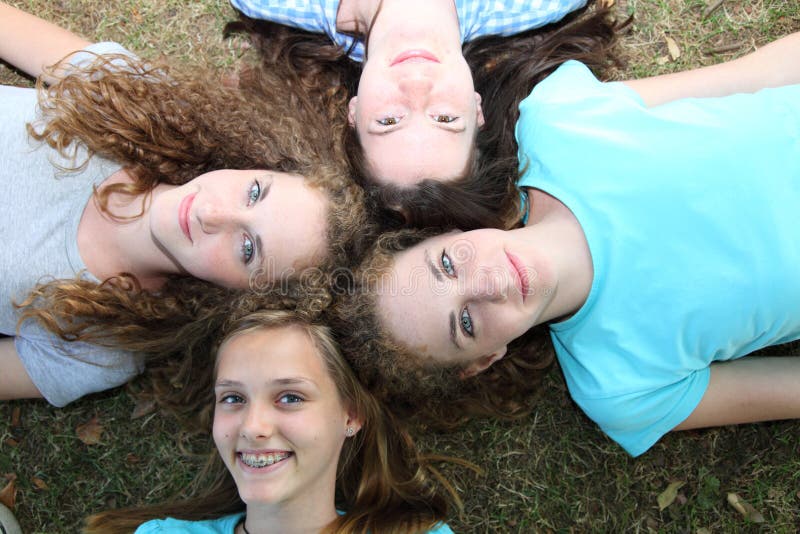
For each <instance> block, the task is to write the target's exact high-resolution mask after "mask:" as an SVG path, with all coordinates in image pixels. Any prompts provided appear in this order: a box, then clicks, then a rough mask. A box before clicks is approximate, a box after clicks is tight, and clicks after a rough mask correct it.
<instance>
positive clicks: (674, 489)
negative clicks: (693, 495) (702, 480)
mask: <svg viewBox="0 0 800 534" xmlns="http://www.w3.org/2000/svg"><path fill="white" fill-rule="evenodd" d="M684 484H685V482H672V483H670V485H669V486H667V489H665V490H664V491H662V492H661V493H659V494H658V497H657V498H656V500H657V501H658V509H659V510H664V509H665V508H666V507H667V506H669V505H670V504H672V503H673V502H675V498H676V497H677V496H678V490H679V489H681V488H682V487H683V485H684Z"/></svg>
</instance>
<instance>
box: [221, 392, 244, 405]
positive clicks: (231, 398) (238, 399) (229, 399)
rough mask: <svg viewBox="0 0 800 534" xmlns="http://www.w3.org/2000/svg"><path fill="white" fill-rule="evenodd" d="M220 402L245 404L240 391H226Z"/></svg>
mask: <svg viewBox="0 0 800 534" xmlns="http://www.w3.org/2000/svg"><path fill="white" fill-rule="evenodd" d="M218 402H219V403H220V404H244V402H245V400H244V397H242V396H241V395H239V394H238V393H226V394H224V395H222V396H221V397H220V398H219V401H218Z"/></svg>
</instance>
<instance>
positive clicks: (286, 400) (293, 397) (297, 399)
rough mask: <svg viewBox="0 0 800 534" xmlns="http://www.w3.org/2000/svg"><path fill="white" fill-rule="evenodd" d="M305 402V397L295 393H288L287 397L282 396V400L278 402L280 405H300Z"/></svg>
mask: <svg viewBox="0 0 800 534" xmlns="http://www.w3.org/2000/svg"><path fill="white" fill-rule="evenodd" d="M304 400H305V399H304V398H303V397H301V396H300V395H297V394H295V393H286V394H285V395H282V396H281V398H279V399H278V402H279V403H280V404H300V403H301V402H303V401H304Z"/></svg>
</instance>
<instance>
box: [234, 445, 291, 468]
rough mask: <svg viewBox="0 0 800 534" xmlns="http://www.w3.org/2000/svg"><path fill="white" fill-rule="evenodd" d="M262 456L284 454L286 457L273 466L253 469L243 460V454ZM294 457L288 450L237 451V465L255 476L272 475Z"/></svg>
mask: <svg viewBox="0 0 800 534" xmlns="http://www.w3.org/2000/svg"><path fill="white" fill-rule="evenodd" d="M243 453H244V454H261V455H268V454H282V455H286V457H285V458H284V459H283V460H280V461H278V462H275V463H274V464H272V465H267V466H265V467H252V466H249V465H247V464H246V463H244V461H243V460H242V454H243ZM293 456H294V453H293V452H292V451H287V450H279V449H267V450H240V451H236V464H237V465H238V466H239V468H240V469H241V470H242V471H244V472H245V473H253V474H267V473H272V472H273V471H276V470H278V469H280V468H281V467H283V465H284V464H285V463H286V461H287V460H290V459H291V458H292V457H293Z"/></svg>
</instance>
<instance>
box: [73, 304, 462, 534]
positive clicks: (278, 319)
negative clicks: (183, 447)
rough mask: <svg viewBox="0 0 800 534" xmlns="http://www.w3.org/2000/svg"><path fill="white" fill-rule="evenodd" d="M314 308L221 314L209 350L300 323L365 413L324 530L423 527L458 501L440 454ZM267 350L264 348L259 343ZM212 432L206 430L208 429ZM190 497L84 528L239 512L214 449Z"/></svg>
mask: <svg viewBox="0 0 800 534" xmlns="http://www.w3.org/2000/svg"><path fill="white" fill-rule="evenodd" d="M312 317H313V313H311V314H308V313H293V312H289V311H258V312H255V313H251V314H248V315H244V316H241V317H238V318H234V319H229V320H228V321H226V323H225V325H224V327H223V328H222V330H221V332H220V333H221V334H222V335H221V336H220V337H219V338H218V341H217V342H216V343H214V348H213V351H214V352H216V351H217V350H218V349H219V346H220V345H221V344H222V343H223V342H224V341H225V340H227V339H230V338H231V337H232V336H234V335H246V333H247V332H250V331H254V330H259V329H264V328H284V327H288V326H299V327H301V328H302V329H303V330H304V331H305V332H306V333H307V334H308V336H309V338H310V339H311V340H312V341H313V343H314V345H315V346H316V348H317V351H318V353H319V354H320V356H321V357H322V358H323V361H324V362H325V365H326V368H327V371H328V373H329V374H330V376H331V377H332V378H333V381H334V383H335V384H336V386H337V389H338V392H339V394H340V396H341V398H342V399H343V401H344V402H345V403H347V404H349V405H350V406H351V407H352V409H353V411H354V412H356V413H358V414H359V416H360V418H361V419H362V420H363V426H362V428H361V430H360V431H359V432H358V433H357V434H356V435H355V436H354V437H353V438H350V439H347V440H345V443H344V446H343V449H342V453H341V456H340V459H339V465H338V472H337V482H336V485H337V502H336V506H337V509H339V510H343V511H345V512H346V514H345V515H343V516H339V517H337V518H336V519H335V520H334V521H333V523H332V524H331V525H329V526H328V527H327V529H326V532H331V533H352V532H381V533H384V532H386V533H398V534H399V533H412V532H427V531H428V530H429V529H431V528H432V527H433V526H434V525H435V524H436V523H437V522H438V521H441V520H443V519H445V517H446V514H447V511H448V509H449V508H451V507H452V506H456V507H459V506H460V501H459V500H458V497H457V495H456V493H455V491H454V490H453V488H452V486H451V485H450V484H449V483H448V482H447V480H446V479H445V478H444V477H443V476H442V475H441V474H440V473H439V472H438V470H437V469H436V468H435V466H434V463H435V461H437V460H440V458H437V457H427V456H424V455H422V454H420V453H419V452H418V451H417V449H416V447H415V445H414V442H413V440H412V439H411V437H410V435H409V434H408V432H407V431H406V429H405V427H404V426H403V424H402V423H401V422H400V421H398V420H397V419H396V418H395V417H394V415H393V414H392V413H391V412H390V411H389V410H387V409H386V408H385V406H384V405H383V404H381V403H380V402H378V400H377V399H376V398H375V397H374V396H372V395H371V394H370V393H369V392H368V391H367V390H366V389H365V388H364V387H363V386H362V385H361V384H360V382H359V381H358V380H357V378H356V377H355V376H354V374H353V372H352V370H351V369H350V367H349V366H348V364H347V362H346V361H345V360H344V359H343V357H342V356H341V354H340V352H339V350H338V348H337V346H336V344H335V342H334V341H333V338H332V336H331V334H330V331H329V330H328V328H326V327H325V326H323V325H321V324H320V323H319V322H316V321H315V320H313V319H312ZM265 350H268V349H265ZM215 359H216V357H212V358H209V359H208V365H207V366H206V370H207V371H209V372H208V373H206V374H204V375H203V376H202V378H201V379H200V380H199V382H200V383H201V385H202V387H203V389H204V390H205V396H204V398H203V404H204V405H203V410H202V412H203V416H202V419H203V420H204V422H205V426H206V431H207V432H208V431H209V429H210V424H211V419H212V417H211V414H212V411H213V406H214V398H213V389H212V388H213V383H214V377H213V374H214V371H213V370H212V368H213V367H214V361H215ZM209 434H210V432H209ZM193 488H194V490H193V491H195V492H196V490H197V489H198V488H203V490H202V491H200V492H199V494H196V495H192V496H191V498H185V499H184V500H180V501H176V502H173V503H169V504H164V505H155V506H147V507H141V508H128V509H122V510H112V511H108V512H103V513H100V514H96V515H93V516H91V517H89V518H88V519H87V526H86V529H85V532H87V533H89V534H101V533H102V534H111V533H123V532H131V531H133V530H134V529H135V528H136V527H137V526H138V525H139V524H141V523H142V522H144V521H146V520H148V519H152V518H159V517H166V516H170V517H177V518H180V519H188V520H202V519H212V518H217V517H220V516H223V515H226V514H231V513H236V512H242V511H244V510H245V505H244V503H243V502H242V501H241V499H240V498H239V495H238V492H237V489H236V485H235V483H234V480H233V477H232V476H231V475H230V473H229V472H228V470H227V469H226V468H225V466H224V464H223V463H222V461H221V459H220V457H219V455H218V454H217V453H216V451H213V452H210V453H209V454H208V460H207V463H206V467H205V470H204V472H203V474H201V475H200V476H199V477H198V478H197V479H196V481H195V484H194V486H193Z"/></svg>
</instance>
